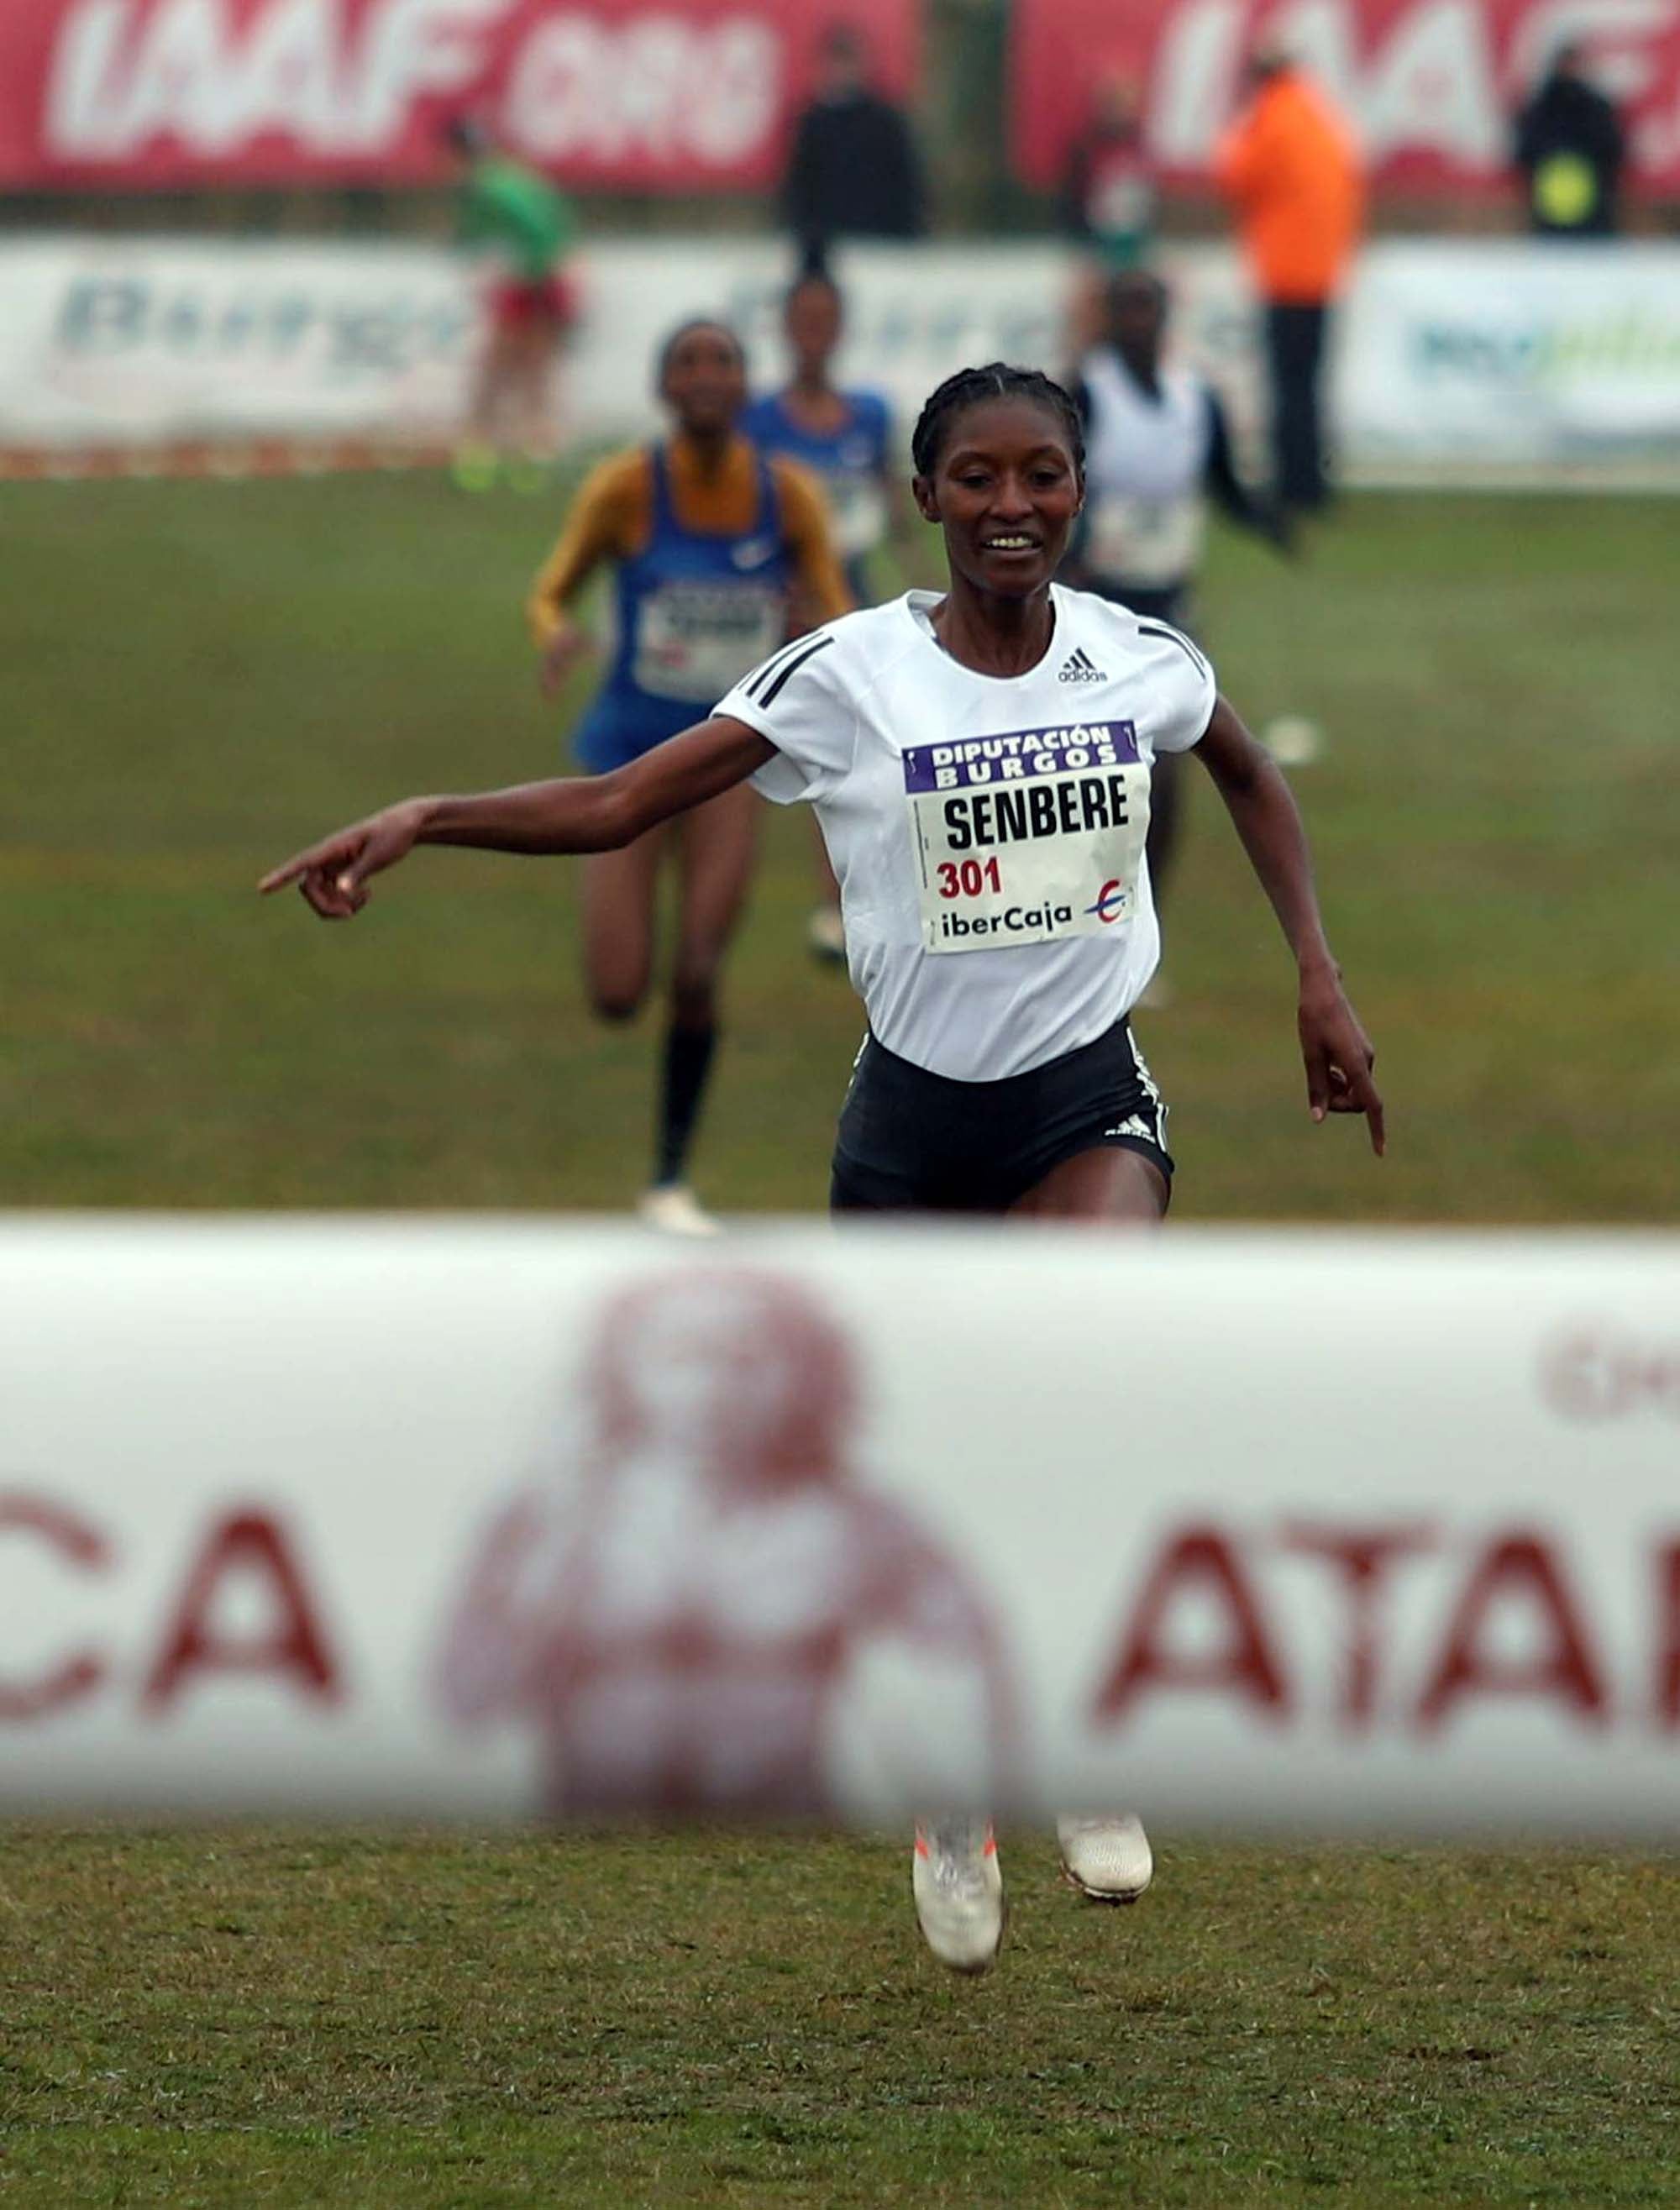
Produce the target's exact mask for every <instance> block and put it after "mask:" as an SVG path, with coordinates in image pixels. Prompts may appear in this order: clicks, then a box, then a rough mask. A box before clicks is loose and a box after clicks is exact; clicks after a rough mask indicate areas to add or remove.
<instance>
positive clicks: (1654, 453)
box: [1336, 239, 1680, 473]
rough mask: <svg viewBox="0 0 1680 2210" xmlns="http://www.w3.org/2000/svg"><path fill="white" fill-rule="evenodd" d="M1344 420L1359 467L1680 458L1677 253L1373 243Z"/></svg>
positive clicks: (1349, 349) (1341, 397) (1342, 377)
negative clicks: (1412, 463)
mask: <svg viewBox="0 0 1680 2210" xmlns="http://www.w3.org/2000/svg"><path fill="white" fill-rule="evenodd" d="M1336 414H1337V419H1338V421H1339V426H1340V433H1341V436H1342V438H1343V440H1344V443H1345V448H1346V451H1347V454H1348V457H1349V459H1350V461H1351V462H1353V463H1355V464H1357V466H1358V467H1359V468H1362V469H1363V470H1364V471H1366V472H1368V473H1369V472H1373V471H1381V468H1383V466H1384V464H1385V463H1386V462H1392V461H1397V460H1398V461H1401V462H1442V463H1447V462H1457V463H1459V465H1465V464H1467V465H1469V466H1471V467H1472V468H1490V467H1496V466H1498V465H1500V464H1502V463H1503V464H1506V465H1508V466H1514V467H1523V466H1529V467H1532V466H1537V465H1541V464H1544V463H1546V462H1551V463H1555V464H1564V465H1567V464H1569V463H1579V462H1587V463H1591V462H1595V461H1597V462H1607V461H1625V460H1629V459H1636V458H1638V457H1639V456H1649V457H1650V458H1652V459H1653V461H1662V460H1666V461H1667V462H1670V463H1673V462H1676V461H1677V460H1680V248H1677V247H1675V246H1674V245H1668V244H1665V243H1659V242H1656V241H1649V242H1647V241H1635V240H1629V241H1624V242H1622V243H1619V244H1617V245H1614V246H1612V247H1611V248H1609V249H1608V250H1597V249H1595V248H1593V247H1592V246H1591V245H1583V244H1558V245H1543V244H1540V243H1538V241H1535V240H1532V239H1524V240H1522V241H1520V242H1512V243H1508V244H1504V245H1491V244H1489V245H1470V244H1465V245H1449V244H1445V243H1440V242H1435V241H1429V242H1419V243H1417V244H1403V243H1399V242H1392V243H1387V244H1384V245H1381V246H1374V247H1373V248H1372V249H1371V251H1369V254H1368V255H1367V256H1366V257H1365V259H1364V262H1363V263H1362V266H1361V270H1360V275H1359V281H1358V282H1357V286H1356V287H1355V290H1354V293H1353V295H1352V298H1351V300H1350V302H1349V306H1348V311H1347V315H1346V318H1345V330H1344V333H1343V341H1342V346H1341V351H1340V357H1339V372H1338V376H1337V379H1336Z"/></svg>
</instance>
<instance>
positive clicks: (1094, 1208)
mask: <svg viewBox="0 0 1680 2210" xmlns="http://www.w3.org/2000/svg"><path fill="white" fill-rule="evenodd" d="M1166 1209H1167V1180H1166V1176H1165V1175H1164V1174H1163V1173H1162V1172H1161V1169H1160V1168H1159V1167H1157V1166H1156V1165H1154V1164H1153V1163H1152V1162H1151V1161H1150V1160H1148V1159H1146V1158H1145V1156H1144V1155H1143V1153H1142V1152H1141V1151H1130V1150H1122V1149H1121V1147H1120V1146H1119V1145H1117V1144H1104V1145H1102V1146H1099V1147H1098V1148H1097V1150H1089V1151H1079V1152H1076V1153H1075V1155H1074V1156H1073V1157H1072V1158H1071V1159H1063V1160H1062V1161H1061V1162H1060V1164H1058V1165H1056V1166H1054V1167H1052V1168H1050V1171H1049V1172H1048V1174H1046V1175H1045V1177H1044V1179H1043V1180H1042V1181H1041V1182H1039V1183H1037V1184H1036V1186H1035V1187H1033V1188H1031V1189H1030V1190H1029V1191H1028V1192H1027V1193H1026V1195H1025V1196H1024V1197H1023V1198H1020V1199H1018V1200H1017V1202H1016V1203H1015V1204H1013V1205H1011V1207H1010V1208H1009V1210H1010V1212H1011V1214H1012V1215H1020V1216H1023V1217H1028V1218H1033V1219H1039V1220H1087V1221H1092V1222H1099V1221H1100V1222H1104V1223H1109V1224H1110V1225H1112V1226H1115V1227H1127V1228H1153V1227H1155V1226H1157V1224H1158V1223H1159V1222H1160V1219H1161V1216H1162V1214H1163V1213H1164V1212H1165V1211H1166Z"/></svg>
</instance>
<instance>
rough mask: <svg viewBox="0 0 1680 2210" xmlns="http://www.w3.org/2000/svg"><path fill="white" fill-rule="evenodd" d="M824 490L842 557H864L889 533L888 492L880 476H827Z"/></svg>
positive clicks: (824, 481)
mask: <svg viewBox="0 0 1680 2210" xmlns="http://www.w3.org/2000/svg"><path fill="white" fill-rule="evenodd" d="M823 491H824V493H825V496H826V498H827V499H828V510H829V516H830V518H831V521H832V522H833V524H834V542H835V545H836V546H837V548H838V550H839V552H840V555H841V558H842V559H846V560H855V559H861V556H862V555H863V554H864V553H866V552H873V551H874V549H875V547H876V546H878V545H879V543H880V541H881V540H882V539H883V538H884V537H885V535H886V522H887V513H886V493H885V491H884V490H883V489H882V487H881V483H880V479H879V477H878V476H865V475H857V476H852V475H832V476H825V478H824V479H823Z"/></svg>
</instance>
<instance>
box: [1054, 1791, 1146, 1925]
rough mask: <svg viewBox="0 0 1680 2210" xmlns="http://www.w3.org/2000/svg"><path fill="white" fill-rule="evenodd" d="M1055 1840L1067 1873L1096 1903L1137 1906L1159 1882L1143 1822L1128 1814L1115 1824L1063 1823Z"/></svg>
mask: <svg viewBox="0 0 1680 2210" xmlns="http://www.w3.org/2000/svg"><path fill="white" fill-rule="evenodd" d="M1056 1839H1057V1841H1058V1842H1059V1843H1060V1844H1061V1869H1062V1871H1063V1872H1064V1873H1065V1874H1066V1875H1067V1879H1068V1880H1069V1881H1071V1882H1072V1884H1073V1887H1077V1888H1078V1889H1079V1891H1080V1892H1081V1893H1083V1894H1085V1895H1088V1896H1090V1897H1091V1899H1093V1901H1095V1902H1097V1903H1135V1902H1136V1901H1137V1899H1138V1898H1139V1896H1140V1895H1141V1894H1142V1893H1143V1892H1144V1890H1145V1888H1146V1887H1148V1886H1149V1883H1150V1882H1151V1880H1153V1879H1154V1877H1155V1856H1154V1852H1153V1851H1151V1848H1150V1846H1149V1836H1148V1835H1147V1834H1146V1833H1145V1832H1144V1827H1143V1821H1142V1820H1141V1819H1139V1818H1137V1817H1135V1816H1133V1814H1132V1813H1131V1812H1129V1811H1128V1812H1126V1813H1124V1814H1122V1815H1121V1817H1119V1818H1116V1819H1058V1820H1057V1821H1056Z"/></svg>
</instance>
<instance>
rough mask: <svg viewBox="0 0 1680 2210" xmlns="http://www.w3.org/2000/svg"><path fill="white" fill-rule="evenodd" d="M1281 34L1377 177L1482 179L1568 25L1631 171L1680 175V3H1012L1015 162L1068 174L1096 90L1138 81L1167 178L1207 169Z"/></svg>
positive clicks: (1649, 187)
mask: <svg viewBox="0 0 1680 2210" xmlns="http://www.w3.org/2000/svg"><path fill="white" fill-rule="evenodd" d="M1274 32H1275V33H1279V34H1281V35H1283V36H1284V38H1286V39H1288V40H1289V42H1290V45H1292V47H1293V49H1294V50H1295V51H1296V53H1298V54H1299V55H1300V56H1301V57H1302V60H1303V61H1304V62H1305V63H1306V64H1307V65H1308V68H1310V69H1311V70H1312V71H1313V73H1314V75H1315V76H1316V77H1317V78H1318V79H1319V81H1320V83H1322V84H1323V85H1324V86H1325V87H1326V89H1327V90H1328V91H1329V92H1330V94H1332V95H1333V98H1334V99H1335V100H1337V101H1338V102H1339V105H1340V106H1342V108H1343V110H1344V112H1345V113H1346V115H1347V116H1348V118H1349V120H1350V121H1351V123H1352V124H1353V125H1354V127H1355V129H1356V130H1357V133H1358V136H1359V138H1360V142H1361V143H1362V144H1363V147H1364V148H1365V152H1366V154H1367V156H1368V157H1369V161H1370V165H1371V172H1372V174H1373V176H1374V177H1375V179H1376V180H1377V182H1378V183H1379V184H1392V185H1395V186H1399V187H1401V188H1403V189H1405V190H1423V191H1429V190H1441V191H1463V190H1466V189H1468V190H1487V189H1489V188H1490V187H1493V186H1497V185H1499V184H1502V182H1503V180H1504V179H1505V178H1507V177H1508V175H1509V174H1510V149H1511V132H1512V118H1513V116H1514V112H1515V111H1516V109H1517V108H1518V107H1519V106H1520V104H1521V103H1522V101H1523V100H1524V99H1525V98H1526V96H1527V94H1528V92H1529V91H1530V89H1531V88H1532V86H1533V84H1534V83H1535V82H1536V80H1537V78H1538V76H1539V75H1540V74H1541V73H1542V71H1543V70H1544V66H1545V63H1546V61H1547V59H1548V57H1550V55H1551V53H1552V52H1553V51H1555V49H1556V47H1557V46H1558V45H1560V44H1561V43H1562V40H1563V39H1566V38H1572V39H1577V40H1578V41H1579V42H1580V45H1581V46H1582V47H1583V49H1584V51H1585V54H1586V60H1587V63H1588V67H1589V69H1590V72H1591V75H1592V77H1593V79H1594V81H1595V82H1597V83H1598V85H1599V86H1601V87H1602V88H1603V89H1604V91H1605V92H1607V93H1608V94H1610V95H1611V98H1612V99H1613V100H1615V101H1616V103H1617V106H1618V108H1619V109H1620V111H1621V113H1622V116H1623V121H1624V123H1625V124H1626V125H1627V127H1628V132H1629V182H1630V183H1631V184H1633V185H1634V186H1635V189H1636V190H1644V191H1647V192H1673V191H1676V190H1680V0H1284V4H1282V5H1278V4H1277V0H1017V4H1016V9H1015V28H1014V55H1013V68H1012V72H1011V76H1012V89H1013V111H1012V117H1011V138H1012V153H1013V158H1014V163H1015V166H1016V167H1017V169H1018V171H1019V172H1020V173H1021V174H1022V175H1023V176H1024V177H1025V178H1027V179H1028V180H1029V181H1030V182H1031V183H1033V184H1042V185H1046V186H1052V187H1053V186H1055V185H1056V184H1059V183H1060V181H1061V178H1062V175H1063V173H1064V171H1065V169H1066V166H1067V156H1068V151H1069V148H1070V147H1071V146H1072V144H1073V141H1074V140H1075V138H1076V137H1077V136H1079V133H1080V132H1081V131H1082V130H1084V129H1085V126H1086V125H1087V124H1088V123H1089V122H1090V121H1091V114H1092V109H1093V103H1094V99H1095V96H1096V94H1097V89H1098V88H1099V87H1100V86H1101V85H1102V84H1103V82H1105V81H1106V80H1108V79H1109V78H1112V77H1115V76H1125V77H1128V78H1130V79H1131V80H1132V81H1133V82H1134V83H1135V84H1136V86H1137V87H1138V88H1139V92H1140V94H1141V95H1142V98H1143V101H1144V112H1145V142H1146V145H1147V148H1148V150H1149V152H1150V154H1151V155H1152V157H1153V158H1154V160H1155V161H1156V162H1157V164H1158V165H1159V167H1160V170H1161V172H1162V174H1163V176H1165V177H1167V178H1169V179H1172V180H1174V181H1175V182H1179V183H1196V182H1205V181H1206V179H1207V178H1208V175H1209V171H1210V167H1211V163H1212V152H1213V148H1214V145H1215V142H1217V140H1218V136H1219V133H1220V131H1221V130H1223V129H1224V126H1225V124H1226V123H1227V122H1228V121H1229V120H1230V117H1231V115H1232V114H1233V112H1235V109H1236V104H1237V101H1238V99H1239V96H1240V91H1241V79H1242V62H1243V57H1244V56H1245V55H1246V54H1247V53H1248V50H1249V49H1250V47H1251V46H1252V45H1253V44H1254V39H1255V38H1256V36H1257V35H1259V34H1260V33H1274Z"/></svg>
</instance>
